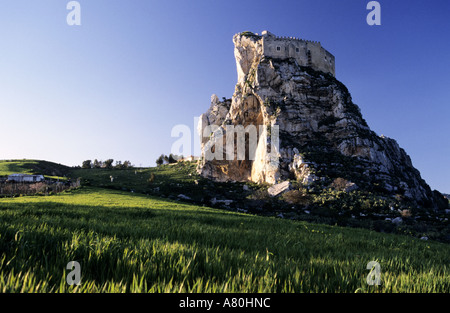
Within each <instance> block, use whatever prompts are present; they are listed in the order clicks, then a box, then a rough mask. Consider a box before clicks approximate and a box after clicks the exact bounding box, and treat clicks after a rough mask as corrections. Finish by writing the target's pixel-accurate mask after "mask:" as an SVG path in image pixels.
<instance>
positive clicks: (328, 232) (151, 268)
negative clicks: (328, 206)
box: [0, 187, 450, 293]
mask: <svg viewBox="0 0 450 313" xmlns="http://www.w3.org/2000/svg"><path fill="white" fill-rule="evenodd" d="M373 260H374V261H377V262H379V264H380V267H381V285H379V286H369V285H368V284H367V282H366V277H367V275H368V274H369V270H367V269H366V265H367V263H368V262H369V261H373ZM449 260H450V248H449V245H448V244H443V243H438V242H433V241H421V240H418V239H414V238H411V237H407V236H401V235H393V234H382V233H376V232H373V231H369V230H363V229H354V228H342V227H337V226H328V225H316V224H312V223H307V222H300V221H291V220H283V219H277V218H269V217H261V216H253V215H245V214H239V213H235V212H229V211H224V210H218V209H211V208H208V207H199V206H195V205H190V204H183V203H180V202H177V201H170V200H164V199H162V198H156V197H152V196H145V195H142V194H138V193H130V192H124V191H118V190H112V189H102V188H98V187H82V188H80V189H77V190H73V191H70V192H65V193H61V194H58V195H55V196H48V197H43V196H30V197H19V198H3V199H0V291H1V292H348V293H353V292H449V290H450V277H449V267H448V266H449ZM70 261H78V262H79V263H80V264H81V284H80V285H79V286H69V285H68V284H67V283H66V276H67V274H68V272H69V270H66V265H67V263H68V262H70Z"/></svg>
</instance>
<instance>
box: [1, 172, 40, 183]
mask: <svg viewBox="0 0 450 313" xmlns="http://www.w3.org/2000/svg"><path fill="white" fill-rule="evenodd" d="M44 180H45V178H44V176H43V175H30V174H11V175H9V176H8V181H10V182H12V181H13V182H17V183H23V182H25V183H36V182H41V181H44Z"/></svg>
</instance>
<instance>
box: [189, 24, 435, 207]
mask: <svg viewBox="0 0 450 313" xmlns="http://www.w3.org/2000/svg"><path fill="white" fill-rule="evenodd" d="M262 38H263V36H258V35H256V34H253V33H249V32H245V33H240V34H236V35H235V36H234V37H233V42H234V45H235V49H234V54H235V58H236V66H237V73H238V81H237V84H236V87H235V92H234V94H233V97H232V99H231V100H224V101H219V99H218V98H217V96H215V95H213V97H212V99H211V107H210V108H209V110H208V111H207V112H206V113H205V114H203V115H202V116H201V118H200V123H199V131H200V132H202V133H203V138H202V152H203V158H202V160H201V162H200V163H199V167H198V171H199V173H200V174H201V175H202V176H204V177H207V178H211V179H214V180H218V181H230V180H236V181H254V182H258V183H262V182H266V183H269V184H276V183H279V182H280V181H284V180H288V179H296V180H298V181H299V182H301V183H303V184H305V185H318V186H323V187H325V186H328V185H329V184H330V183H331V182H332V181H333V179H335V178H338V177H342V178H345V179H346V180H348V181H349V182H352V183H354V184H356V185H357V188H358V189H360V190H365V189H370V190H376V191H380V192H385V193H390V194H400V195H402V196H404V197H407V198H411V199H413V200H415V201H419V202H426V201H430V199H432V192H431V190H430V188H429V186H428V185H427V184H426V183H425V181H424V180H423V179H422V178H421V177H420V173H419V172H418V171H417V170H416V169H415V168H414V167H413V165H412V163H411V159H410V157H409V156H408V155H407V154H406V152H405V151H404V150H403V149H402V148H400V147H399V145H398V144H397V142H396V141H395V140H393V139H390V138H387V137H384V136H378V135H377V134H376V133H375V132H373V131H371V130H370V128H369V126H368V125H367V123H366V121H365V120H364V119H363V117H362V115H361V112H360V109H359V107H358V106H357V105H355V104H354V103H353V102H352V98H351V95H350V93H349V91H348V90H347V88H346V87H345V86H344V85H343V84H342V83H341V82H339V81H338V80H337V79H335V78H334V76H333V75H332V74H330V73H325V72H322V71H319V70H317V69H315V68H314V66H303V65H299V63H298V62H297V60H296V59H295V58H289V57H288V58H274V57H271V56H267V55H265V54H264V47H263V43H264V40H262ZM333 60H334V59H333ZM233 127H234V130H236V129H238V128H239V127H241V130H243V131H244V132H243V134H242V133H241V135H239V133H237V135H235V134H236V132H234V133H233ZM254 130H257V132H256V134H255V133H254ZM231 143H232V144H231ZM242 146H244V147H245V157H242V151H241V154H240V156H241V157H239V152H240V151H239V147H242ZM208 153H209V157H207V156H208ZM211 153H214V154H215V157H214V158H211ZM220 156H223V157H222V158H221V157H220Z"/></svg>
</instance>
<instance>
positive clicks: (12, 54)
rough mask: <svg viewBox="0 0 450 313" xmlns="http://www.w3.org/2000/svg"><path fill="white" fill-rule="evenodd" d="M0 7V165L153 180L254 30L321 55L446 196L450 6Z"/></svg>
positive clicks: (21, 3)
mask: <svg viewBox="0 0 450 313" xmlns="http://www.w3.org/2000/svg"><path fill="white" fill-rule="evenodd" d="M68 2H69V1H68V0H67V1H66V0H45V1H44V0H42V1H35V0H28V1H25V0H14V1H12V0H9V1H6V0H0V131H1V134H2V135H1V137H0V138H1V139H0V159H10V158H30V159H31V158H34V159H45V160H50V161H54V162H58V163H63V164H67V165H79V164H81V162H82V161H83V160H85V159H94V158H98V159H103V160H104V159H107V158H113V159H115V160H122V161H123V160H130V161H131V162H132V163H134V164H135V165H137V166H139V165H142V166H154V165H155V160H156V158H157V157H158V156H159V155H160V154H161V153H166V154H168V153H170V149H171V145H172V144H173V143H174V142H175V141H176V138H172V137H171V130H172V127H174V126H175V125H177V124H186V125H188V126H190V127H191V128H192V129H193V128H194V125H193V119H194V117H195V116H199V115H200V114H201V113H203V112H205V111H206V110H207V109H208V107H209V105H210V96H211V94H213V93H215V94H217V95H218V96H219V98H222V97H227V98H228V97H231V96H232V94H233V91H234V85H235V83H236V79H237V74H236V67H235V61H234V55H233V43H232V37H233V35H234V34H235V33H238V32H241V31H245V30H249V31H253V32H257V33H261V31H263V30H269V31H271V32H272V33H275V34H277V35H279V36H295V37H300V38H304V39H309V40H316V41H320V42H321V43H322V45H323V46H324V47H325V48H326V49H327V50H329V51H330V52H331V53H333V54H334V56H335V57H336V77H337V78H338V79H339V80H340V81H342V82H343V83H344V84H345V85H346V86H347V87H348V88H349V90H350V92H351V94H352V97H353V100H354V102H355V103H356V104H358V105H359V106H360V107H361V110H362V113H363V116H364V118H365V119H366V120H367V122H368V123H369V125H370V127H371V128H372V129H373V130H374V131H376V132H377V133H378V134H380V135H381V134H384V135H386V136H388V137H391V138H394V139H396V140H397V141H398V143H399V144H400V146H401V147H402V148H404V149H405V150H406V151H407V153H408V154H409V155H410V156H411V159H412V161H413V164H414V166H415V167H416V168H417V169H418V170H419V171H420V172H421V174H422V177H423V178H425V179H426V181H427V182H428V183H429V184H430V186H431V187H432V188H433V189H438V190H440V191H441V192H446V193H450V165H449V160H450V158H449V155H450V140H449V134H450V108H449V105H450V100H449V99H450V40H449V36H450V1H447V0H442V1H419V0H410V1H386V0H385V1H383V0H381V1H379V2H380V4H381V23H382V25H381V26H369V25H367V23H366V15H367V14H368V13H369V11H368V10H366V4H367V3H368V2H369V1H368V0H367V1H366V0H340V1H336V0H327V1H325V0H323V1H321V0H304V1H301V0H293V1H245V0H241V1H236V0H226V1H225V0H222V1H217V0H216V1H206V0H203V1H201V0H189V1H187V0H184V1H170V0H164V1H163V0H159V1H150V0H141V1H140V0H133V1H129V0H128V1H125V0H109V1H107V0H95V1H93V0H79V3H80V5H81V24H82V25H81V26H69V25H67V23H66V16H67V14H68V13H69V11H68V10H67V9H66V5H67V3H68Z"/></svg>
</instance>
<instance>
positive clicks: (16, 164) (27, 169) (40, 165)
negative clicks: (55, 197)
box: [0, 159, 71, 177]
mask: <svg viewBox="0 0 450 313" xmlns="http://www.w3.org/2000/svg"><path fill="white" fill-rule="evenodd" d="M70 170H71V168H70V167H68V166H65V165H61V164H57V163H53V162H48V161H40V160H26V159H24V160H0V176H7V175H10V174H14V173H24V174H40V175H45V176H47V177H52V176H53V177H62V176H65V175H67V174H68V173H69V172H70Z"/></svg>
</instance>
